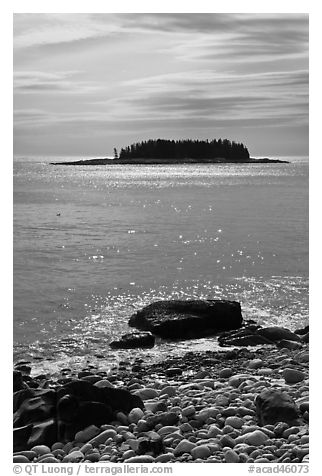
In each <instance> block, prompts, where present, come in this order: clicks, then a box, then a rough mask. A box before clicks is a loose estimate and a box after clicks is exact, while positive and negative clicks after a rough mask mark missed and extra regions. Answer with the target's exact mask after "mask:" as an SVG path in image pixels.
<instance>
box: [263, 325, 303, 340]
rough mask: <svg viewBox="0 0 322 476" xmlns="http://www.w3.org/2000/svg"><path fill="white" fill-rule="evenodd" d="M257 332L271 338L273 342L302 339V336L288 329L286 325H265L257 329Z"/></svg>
mask: <svg viewBox="0 0 322 476" xmlns="http://www.w3.org/2000/svg"><path fill="white" fill-rule="evenodd" d="M257 334H258V335H260V336H262V337H265V338H266V339H268V340H270V341H271V342H277V341H280V340H283V339H285V340H292V341H300V338H299V336H298V335H297V334H295V333H294V332H292V331H290V330H289V329H286V328H284V327H278V326H272V327H263V328H261V329H258V330H257Z"/></svg>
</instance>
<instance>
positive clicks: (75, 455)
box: [62, 450, 84, 463]
mask: <svg viewBox="0 0 322 476" xmlns="http://www.w3.org/2000/svg"><path fill="white" fill-rule="evenodd" d="M83 460H84V454H83V453H82V452H81V451H77V450H76V451H72V452H71V453H69V454H68V455H66V456H65V457H64V458H63V461H62V463H80V462H81V461H83Z"/></svg>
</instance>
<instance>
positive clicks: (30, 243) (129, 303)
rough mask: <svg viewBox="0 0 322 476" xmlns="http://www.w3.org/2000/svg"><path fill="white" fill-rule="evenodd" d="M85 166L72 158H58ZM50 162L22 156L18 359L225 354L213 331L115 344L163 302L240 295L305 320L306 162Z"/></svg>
mask: <svg viewBox="0 0 322 476" xmlns="http://www.w3.org/2000/svg"><path fill="white" fill-rule="evenodd" d="M73 159H75V160H77V158H70V157H66V158H63V159H61V160H73ZM285 159H286V160H290V163H288V164H200V165H195V164H189V165H164V166H162V165H155V166H153V165H133V166H129V165H101V166H77V167H73V166H55V165H51V164H50V161H51V160H53V158H51V157H45V158H39V157H38V158H32V159H30V158H24V157H19V158H16V159H15V160H14V165H13V172H14V173H13V179H14V182H13V191H14V199H13V209H14V217H13V241H14V246H13V248H14V253H13V337H14V349H13V350H14V361H15V362H17V361H21V360H25V361H32V362H33V364H34V366H35V369H36V371H37V372H39V371H43V372H53V371H55V370H57V369H58V370H59V369H61V368H66V367H69V366H72V365H78V366H79V365H83V366H84V365H85V364H88V363H89V362H93V361H95V359H96V360H97V361H100V362H104V363H105V364H106V365H110V366H113V365H115V364H116V363H117V362H120V361H124V360H126V359H129V358H133V356H135V357H138V356H139V357H140V356H141V357H142V358H145V359H149V360H157V359H160V358H163V357H165V356H166V357H169V356H171V355H178V353H182V352H186V351H193V350H217V349H218V344H217V340H216V338H215V337H209V338H205V339H195V340H194V339H192V340H186V341H177V342H171V341H161V340H160V339H158V340H157V342H156V346H155V347H154V348H153V349H148V350H130V351H125V350H119V351H113V350H111V348H110V347H109V343H110V342H111V341H112V340H115V339H117V338H119V337H120V336H121V335H122V334H125V333H127V332H131V331H132V330H133V329H131V328H129V327H128V320H129V318H130V316H131V315H132V314H133V313H134V312H135V311H137V310H139V309H141V308H142V307H143V306H145V305H147V304H150V303H151V302H154V301H157V300H164V299H231V300H237V301H239V302H240V303H241V308H242V314H243V317H244V319H254V320H255V321H257V322H258V323H260V324H262V325H266V326H271V325H279V326H284V327H287V328H289V329H292V330H295V329H297V328H300V327H303V326H305V325H306V324H308V318H309V306H308V302H309V283H308V271H309V266H308V258H309V256H308V252H309V245H308V219H309V213H308V205H309V197H308V195H309V193H308V192H309V187H308V170H309V166H308V159H307V158H305V157H297V158H294V157H289V158H285Z"/></svg>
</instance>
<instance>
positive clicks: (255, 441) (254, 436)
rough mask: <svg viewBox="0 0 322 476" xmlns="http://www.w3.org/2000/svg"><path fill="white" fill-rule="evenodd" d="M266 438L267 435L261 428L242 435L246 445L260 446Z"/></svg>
mask: <svg viewBox="0 0 322 476" xmlns="http://www.w3.org/2000/svg"><path fill="white" fill-rule="evenodd" d="M267 440H268V436H267V435H266V434H265V433H263V432H262V431H261V430H255V431H251V432H249V433H246V434H245V435H244V441H245V443H247V444H248V445H252V446H261V445H263V444H264V443H265V442H266V441H267Z"/></svg>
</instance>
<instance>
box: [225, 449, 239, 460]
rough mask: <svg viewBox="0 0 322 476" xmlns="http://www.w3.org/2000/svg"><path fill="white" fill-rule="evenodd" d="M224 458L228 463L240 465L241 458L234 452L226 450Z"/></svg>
mask: <svg viewBox="0 0 322 476" xmlns="http://www.w3.org/2000/svg"><path fill="white" fill-rule="evenodd" d="M224 457H225V462H226V463H239V456H238V454H237V453H236V451H234V450H226V451H225V453H224Z"/></svg>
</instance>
